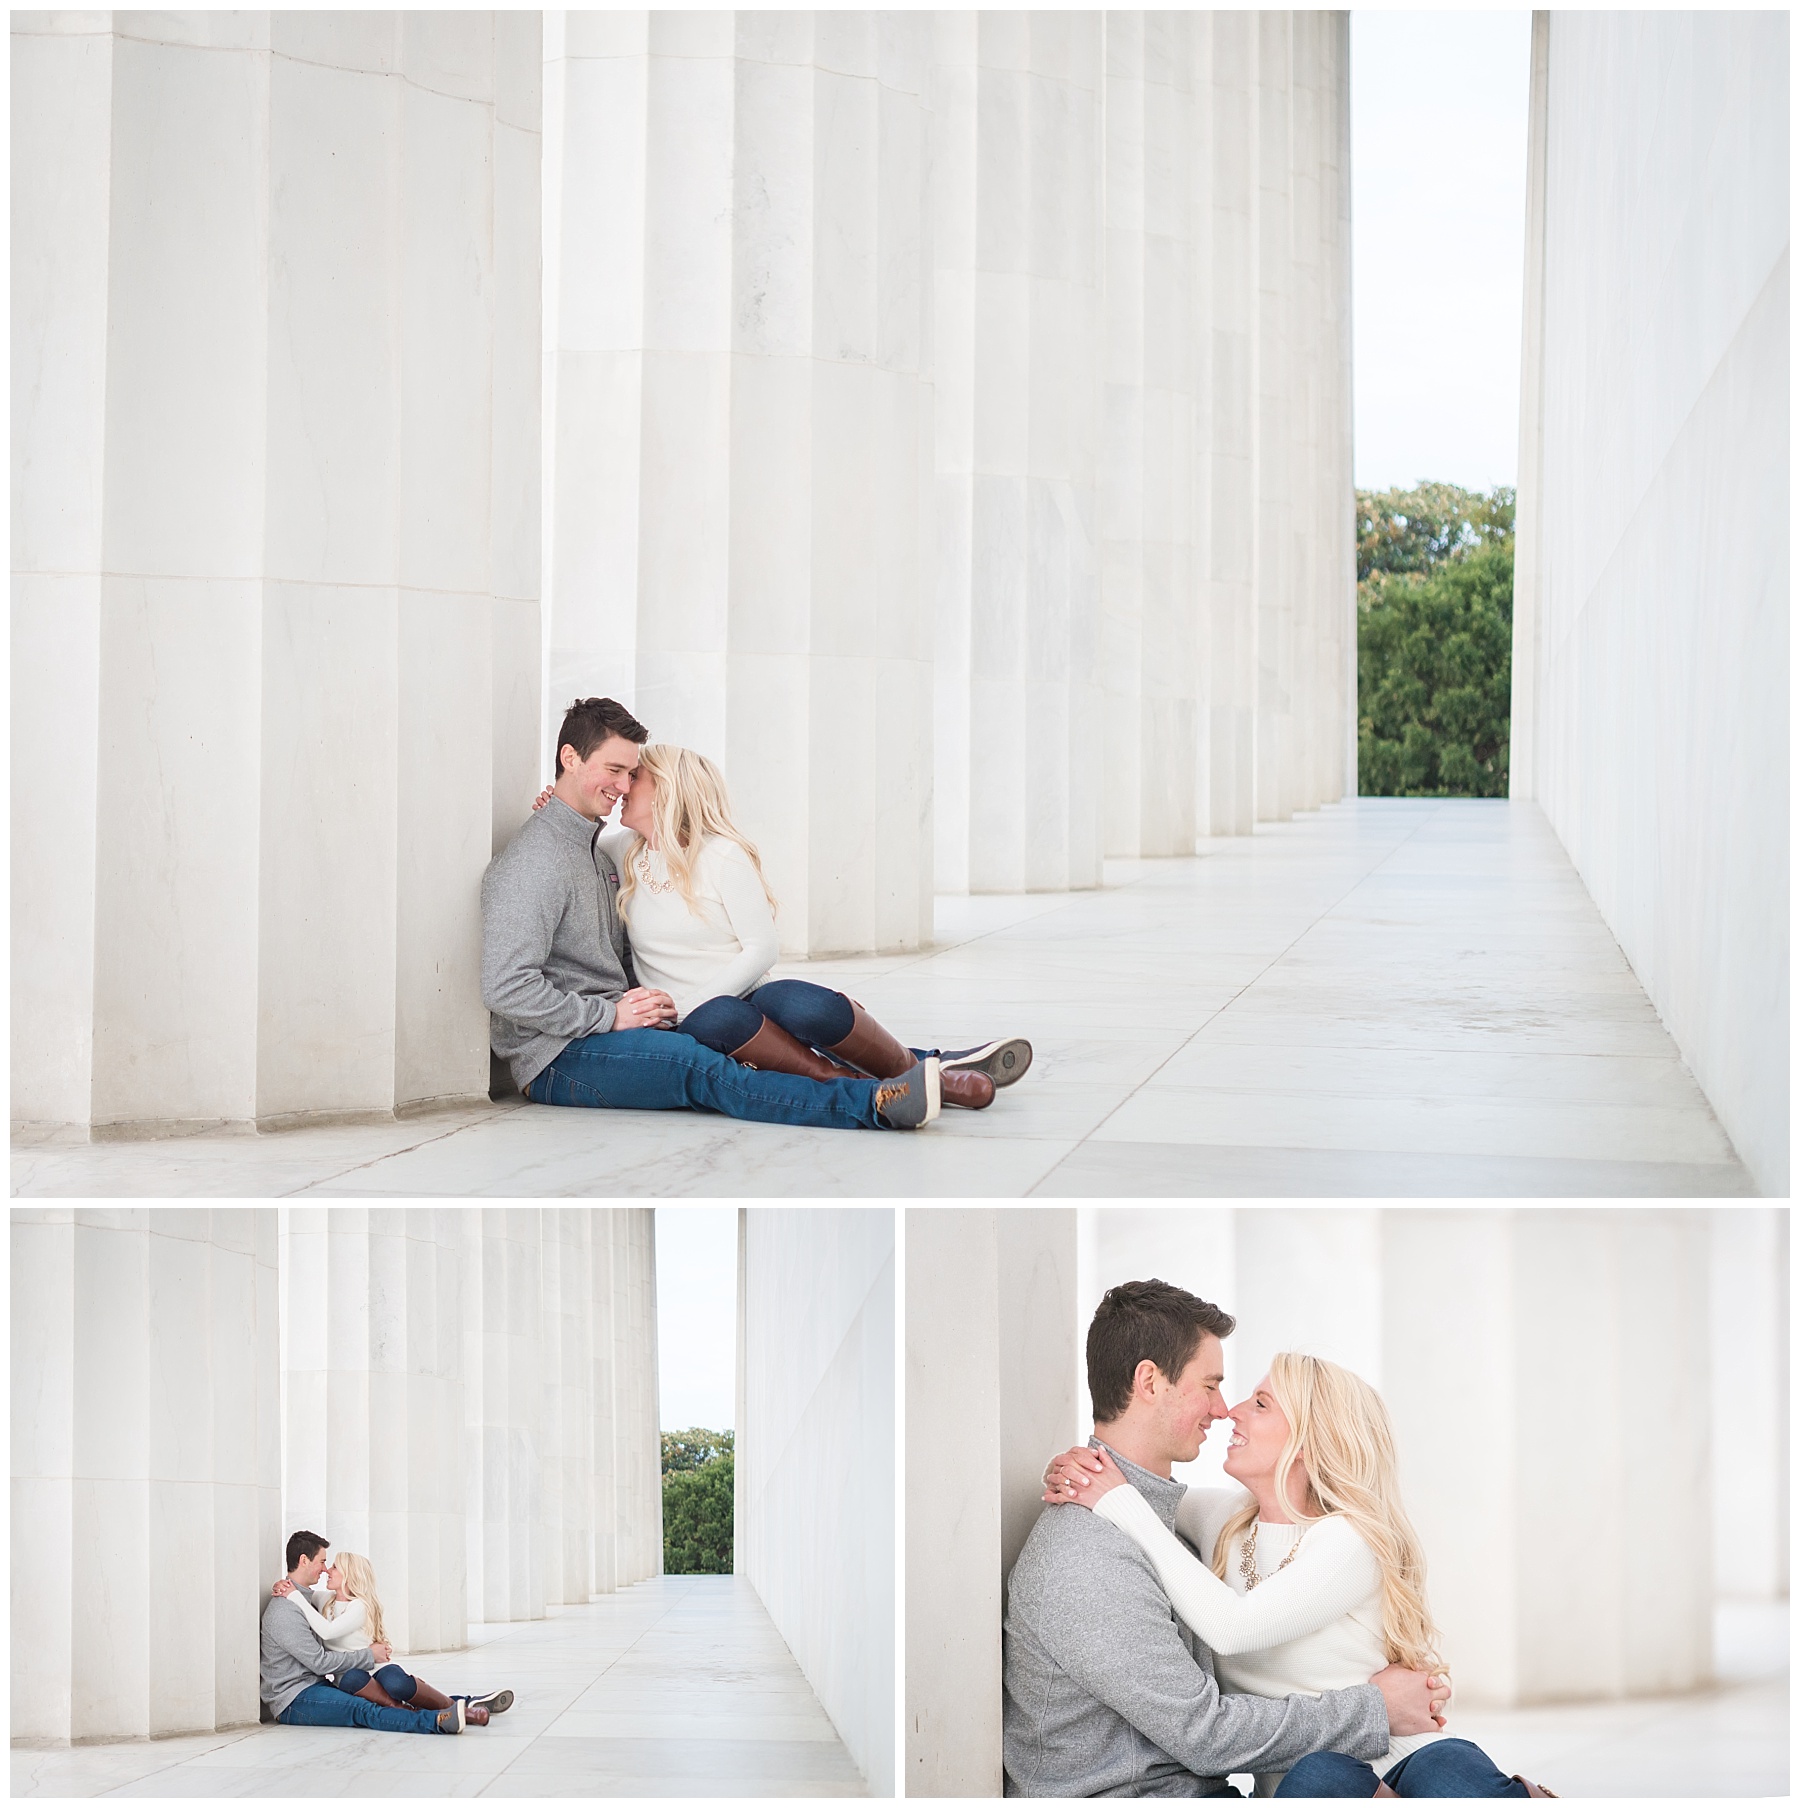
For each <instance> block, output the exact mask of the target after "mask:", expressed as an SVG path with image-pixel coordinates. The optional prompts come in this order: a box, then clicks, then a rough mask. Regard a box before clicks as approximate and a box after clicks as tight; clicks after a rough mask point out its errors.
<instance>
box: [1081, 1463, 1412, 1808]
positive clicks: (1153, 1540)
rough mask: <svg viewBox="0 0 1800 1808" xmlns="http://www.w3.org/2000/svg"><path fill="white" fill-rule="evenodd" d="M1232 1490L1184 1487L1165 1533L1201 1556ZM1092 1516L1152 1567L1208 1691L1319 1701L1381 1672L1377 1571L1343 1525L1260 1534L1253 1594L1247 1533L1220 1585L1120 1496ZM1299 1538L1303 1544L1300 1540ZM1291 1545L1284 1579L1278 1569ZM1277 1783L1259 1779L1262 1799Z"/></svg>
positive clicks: (1395, 1757)
mask: <svg viewBox="0 0 1800 1808" xmlns="http://www.w3.org/2000/svg"><path fill="white" fill-rule="evenodd" d="M1244 1498H1245V1497H1244V1495H1243V1493H1242V1492H1241V1491H1240V1490H1238V1489H1236V1488H1190V1489H1189V1490H1188V1491H1187V1493H1186V1494H1185V1495H1183V1496H1182V1498H1181V1503H1180V1505H1179V1506H1177V1507H1176V1509H1175V1525H1176V1529H1177V1530H1178V1531H1179V1532H1180V1533H1181V1535H1182V1538H1186V1539H1187V1540H1188V1541H1189V1543H1191V1544H1192V1545H1193V1546H1194V1548H1195V1550H1200V1551H1204V1552H1206V1553H1208V1554H1209V1555H1210V1554H1211V1552H1212V1550H1213V1547H1214V1545H1215V1544H1216V1543H1217V1541H1218V1536H1219V1533H1220V1531H1221V1530H1223V1528H1224V1525H1225V1522H1226V1520H1228V1519H1229V1518H1230V1517H1231V1516H1232V1514H1233V1513H1235V1512H1236V1511H1237V1510H1238V1508H1239V1507H1240V1506H1242V1505H1243V1503H1244ZM1094 1511H1095V1512H1096V1513H1098V1514H1099V1515H1100V1516H1101V1518H1103V1519H1107V1520H1110V1521H1111V1522H1112V1523H1113V1524H1114V1525H1116V1526H1117V1527H1118V1528H1119V1530H1120V1531H1122V1532H1123V1533H1125V1535H1126V1536H1127V1537H1128V1538H1130V1539H1132V1540H1133V1541H1134V1542H1135V1543H1136V1544H1137V1545H1139V1546H1140V1547H1141V1548H1142V1550H1143V1552H1144V1554H1145V1555H1146V1556H1147V1557H1148V1558H1149V1559H1150V1561H1151V1562H1152V1563H1154V1564H1155V1565H1156V1573H1157V1575H1158V1576H1160V1577H1161V1578H1162V1585H1163V1587H1164V1588H1165V1589H1166V1590H1167V1591H1168V1596H1169V1600H1170V1602H1171V1603H1172V1604H1173V1606H1174V1608H1175V1612H1176V1613H1177V1614H1178V1615H1179V1616H1180V1618H1181V1620H1182V1622H1183V1623H1184V1624H1185V1625H1188V1626H1191V1627H1192V1628H1193V1629H1194V1631H1195V1632H1197V1633H1198V1634H1199V1635H1200V1637H1201V1638H1202V1639H1204V1640H1205V1641H1206V1643H1207V1644H1208V1645H1209V1646H1211V1647H1212V1651H1213V1655H1214V1658H1215V1659H1216V1660H1217V1661H1216V1663H1215V1666H1214V1667H1215V1669H1216V1671H1217V1673H1218V1678H1219V1686H1220V1687H1221V1688H1222V1689H1224V1690H1226V1691H1227V1692H1229V1693H1236V1694H1240V1695H1264V1696H1279V1695H1322V1694H1324V1693H1325V1692H1326V1691H1327V1690H1328V1689H1350V1688H1355V1687H1356V1686H1357V1685H1359V1684H1361V1683H1366V1682H1367V1681H1368V1680H1369V1678H1370V1677H1371V1676H1373V1675H1374V1674H1375V1672H1376V1671H1377V1670H1382V1669H1385V1668H1386V1667H1387V1663H1388V1657H1387V1647H1386V1643H1385V1641H1384V1640H1383V1638H1382V1632H1381V1569H1380V1566H1379V1564H1377V1562H1376V1560H1375V1554H1374V1552H1373V1551H1371V1550H1370V1549H1369V1547H1368V1546H1367V1545H1366V1544H1365V1543H1364V1542H1363V1541H1362V1538H1361V1536H1360V1535H1359V1534H1358V1533H1357V1532H1356V1531H1355V1529H1354V1528H1353V1527H1352V1526H1351V1525H1350V1523H1349V1521H1348V1520H1346V1519H1343V1518H1341V1517H1338V1516H1336V1515H1332V1516H1330V1517H1327V1518H1325V1519H1322V1520H1317V1521H1315V1522H1314V1523H1313V1524H1311V1525H1310V1526H1307V1527H1305V1528H1302V1527H1300V1526H1297V1525H1285V1526H1283V1525H1259V1527H1258V1529H1257V1536H1256V1568H1257V1573H1258V1574H1259V1575H1260V1576H1261V1578H1262V1580H1261V1581H1260V1582H1258V1583H1257V1585H1256V1589H1255V1591H1254V1592H1252V1591H1251V1590H1250V1588H1249V1586H1248V1584H1247V1583H1246V1582H1245V1581H1244V1578H1243V1575H1242V1573H1241V1571H1240V1569H1239V1562H1240V1559H1241V1557H1242V1553H1243V1547H1244V1543H1245V1541H1246V1537H1247V1534H1246V1533H1243V1532H1240V1533H1239V1534H1238V1535H1237V1537H1236V1538H1234V1539H1233V1540H1232V1543H1231V1551H1230V1558H1229V1561H1228V1562H1227V1564H1226V1577H1227V1578H1228V1579H1227V1580H1226V1581H1221V1580H1220V1579H1219V1578H1218V1577H1217V1576H1215V1575H1214V1574H1213V1573H1212V1571H1211V1570H1210V1569H1208V1568H1207V1566H1206V1565H1205V1564H1204V1563H1202V1562H1201V1561H1200V1559H1199V1558H1197V1557H1196V1556H1195V1555H1194V1552H1193V1551H1190V1550H1189V1549H1188V1548H1187V1546H1186V1545H1184V1544H1183V1543H1182V1542H1181V1538H1177V1537H1176V1536H1175V1534H1174V1533H1173V1532H1170V1531H1169V1530H1168V1529H1167V1528H1166V1527H1165V1526H1164V1525H1163V1523H1162V1521H1161V1520H1160V1519H1158V1518H1157V1517H1156V1514H1155V1512H1154V1511H1153V1509H1152V1508H1151V1506H1150V1503H1149V1502H1148V1501H1147V1500H1145V1499H1144V1497H1143V1496H1142V1495H1141V1494H1140V1493H1138V1491H1137V1489H1135V1488H1131V1487H1125V1488H1114V1489H1112V1490H1110V1491H1109V1492H1108V1493H1106V1494H1103V1495H1101V1497H1100V1499H1099V1500H1098V1502H1096V1503H1095V1507H1094ZM1302 1532H1304V1536H1302ZM1296 1541H1298V1543H1299V1547H1300V1548H1299V1550H1298V1552H1297V1553H1296V1554H1295V1557H1294V1560H1293V1562H1292V1563H1290V1564H1288V1566H1287V1567H1286V1568H1285V1569H1279V1570H1278V1567H1277V1566H1278V1565H1279V1564H1280V1563H1281V1561H1282V1559H1283V1558H1284V1557H1286V1556H1287V1554H1288V1552H1289V1551H1291V1550H1293V1549H1294V1546H1295V1543H1296ZM1443 1737H1445V1735H1444V1734H1442V1733H1421V1734H1417V1735H1413V1736H1410V1737H1405V1738H1396V1739H1395V1740H1394V1741H1393V1742H1392V1743H1391V1745H1390V1746H1389V1747H1388V1754H1387V1757H1386V1758H1385V1759H1382V1760H1380V1761H1378V1762H1377V1764H1376V1766H1375V1768H1376V1770H1377V1771H1378V1772H1379V1771H1383V1770H1386V1769H1387V1768H1388V1766H1389V1765H1392V1764H1398V1763H1399V1762H1400V1760H1401V1759H1402V1758H1404V1757H1405V1756H1406V1755H1407V1754H1408V1753H1409V1752H1414V1751H1417V1750H1418V1749H1419V1747H1420V1746H1421V1745H1426V1744H1429V1743H1430V1742H1431V1741H1432V1740H1433V1739H1439V1738H1443ZM1280 1781H1281V1777H1280V1776H1279V1775H1274V1776H1268V1777H1259V1778H1258V1779H1257V1786H1256V1792H1257V1794H1258V1795H1272V1794H1273V1793H1274V1791H1275V1785H1276V1784H1277V1783H1279V1782H1280Z"/></svg>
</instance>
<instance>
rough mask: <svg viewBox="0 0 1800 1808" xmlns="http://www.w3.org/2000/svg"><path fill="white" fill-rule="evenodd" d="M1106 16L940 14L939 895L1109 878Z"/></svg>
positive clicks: (936, 159)
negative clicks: (1103, 635) (1105, 854)
mask: <svg viewBox="0 0 1800 1808" xmlns="http://www.w3.org/2000/svg"><path fill="white" fill-rule="evenodd" d="M1103 70H1104V64H1103V52H1102V26H1101V15H1100V14H1098V13H1094V12H1067V13H1058V12H1018V13H1008V12H976V13H940V14H938V15H936V48H935V84H936V87H935V93H936V99H935V103H934V107H933V120H932V133H933V153H932V234H933V242H934V257H935V272H934V278H933V283H934V287H933V295H934V307H935V326H934V347H935V354H936V365H935V378H936V393H937V460H936V471H937V502H938V544H937V661H938V670H937V705H936V720H937V746H936V772H937V783H936V792H935V799H934V803H935V810H936V817H937V876H938V885H939V888H940V889H941V890H944V891H952V892H969V891H977V892H980V891H1057V890H1063V889H1066V888H1070V887H1081V886H1091V885H1097V884H1098V883H1099V881H1100V860H1101V853H1102V834H1101V821H1102V816H1101V811H1102V797H1101V793H1102V790H1103V783H1102V779H1103V773H1104V769H1105V760H1104V756H1103V754H1102V752H1101V740H1102V737H1103V735H1104V733H1105V709H1104V704H1103V699H1102V692H1101V685H1100V671H1101V668H1100V515H1099V495H1098V484H1099V470H1098V460H1099V455H1100V391H1101V379H1102V374H1103V372H1102V362H1101V359H1102V347H1103V315H1102V290H1103V263H1104V253H1103V238H1102V154H1101V153H1102V144H1103V137H1102V123H1101V112H1102V86H1103V81H1104V73H1103Z"/></svg>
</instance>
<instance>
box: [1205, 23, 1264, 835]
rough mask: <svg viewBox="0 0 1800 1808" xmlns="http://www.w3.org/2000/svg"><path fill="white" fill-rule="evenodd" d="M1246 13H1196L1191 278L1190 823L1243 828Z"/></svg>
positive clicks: (1248, 496) (1252, 73)
mask: <svg viewBox="0 0 1800 1808" xmlns="http://www.w3.org/2000/svg"><path fill="white" fill-rule="evenodd" d="M1257 19H1258V15H1257V14H1255V13H1243V12H1224V13H1213V14H1211V15H1210V16H1208V17H1207V19H1206V20H1205V21H1204V25H1205V32H1204V37H1205V50H1206V53H1207V59H1206V70H1205V73H1206V75H1207V76H1208V77H1209V78H1210V79H1208V80H1207V81H1205V82H1203V83H1202V84H1201V86H1200V91H1199V97H1198V98H1199V99H1200V100H1201V101H1202V102H1203V103H1204V105H1205V118H1204V124H1203V126H1202V128H1201V131H1200V133H1199V136H1198V140H1197V145H1196V150H1197V152H1198V154H1199V155H1200V157H1202V158H1203V159H1204V161H1205V166H1206V168H1207V171H1208V175H1209V177H1210V181H1209V184H1208V187H1209V190H1210V194H1209V197H1208V198H1209V205H1208V207H1207V210H1206V218H1205V220H1204V222H1202V223H1199V224H1197V225H1196V228H1195V232H1196V242H1197V244H1198V245H1199V246H1200V247H1201V249H1202V251H1203V253H1204V255H1203V258H1202V263H1201V271H1200V274H1199V277H1198V280H1199V282H1200V283H1201V285H1202V299H1203V302H1204V305H1205V308H1206V312H1207V317H1208V319H1209V320H1210V325H1211V332H1210V336H1209V337H1208V338H1205V339H1202V341H1201V345H1200V355H1201V356H1202V357H1204V358H1205V359H1206V360H1207V367H1208V368H1207V372H1206V376H1207V388H1206V395H1207V400H1208V408H1207V413H1206V417H1205V420H1204V422H1203V433H1202V438H1201V443H1202V454H1201V459H1200V474H1201V479H1202V481H1203V483H1204V485H1205V491H1204V503H1203V510H1202V517H1203V520H1204V523H1205V533H1204V537H1203V543H1202V547H1201V553H1200V566H1201V573H1202V581H1203V587H1202V592H1201V620H1200V636H1199V643H1200V661H1201V667H1202V679H1201V697H1202V707H1203V715H1202V721H1201V725H1200V729H1199V743H1200V744H1199V749H1198V758H1199V762H1200V776H1199V779H1198V782H1197V793H1198V795H1197V796H1196V799H1195V818H1196V821H1195V826H1196V828H1197V829H1198V831H1199V832H1200V833H1201V834H1203V835H1248V834H1249V833H1250V832H1251V830H1252V829H1253V828H1254V827H1255V826H1256V760H1257V736H1256V720H1257V666H1256V647H1257V638H1256V631H1257V614H1256V597H1257V590H1256V585H1257V558H1256V551H1257V536H1256V531H1255V529H1256V480H1257V457H1256V448H1257V422H1258V413H1257V404H1256V375H1257V357H1256V351H1257V318H1258V308H1257V295H1258V280H1257V262H1256V243H1257V241H1256V222H1257V205H1256V203H1257V182H1256V169H1257V156H1256V122H1257V105H1256V67H1257V65H1256V45H1257V32H1258V26H1257Z"/></svg>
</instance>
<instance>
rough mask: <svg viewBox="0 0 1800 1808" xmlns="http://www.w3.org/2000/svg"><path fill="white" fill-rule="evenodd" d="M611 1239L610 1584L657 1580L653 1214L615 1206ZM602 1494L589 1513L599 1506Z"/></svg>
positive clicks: (658, 1510)
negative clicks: (648, 1577) (611, 1582)
mask: <svg viewBox="0 0 1800 1808" xmlns="http://www.w3.org/2000/svg"><path fill="white" fill-rule="evenodd" d="M607 1217H608V1219H609V1220H610V1224H611V1231H612V1239H613V1303H612V1313H613V1327H614V1338H613V1377H612V1378H613V1409H612V1423H613V1449H612V1470H611V1485H610V1490H609V1492H610V1498H611V1511H612V1521H613V1526H614V1534H613V1537H614V1558H613V1564H614V1569H613V1584H614V1586H615V1587H617V1588H624V1587H627V1586H628V1585H629V1584H631V1583H633V1582H641V1581H643V1580H644V1579H645V1577H647V1576H659V1575H661V1574H662V1441H661V1415H660V1413H659V1412H658V1408H657V1397H658V1396H657V1344H656V1213H655V1211H654V1210H652V1209H650V1208H648V1207H624V1206H615V1207H613V1208H612V1209H611V1210H610V1211H608V1213H607ZM606 1498H607V1496H606V1495H604V1494H603V1495H602V1496H601V1500H600V1503H597V1504H596V1513H597V1514H598V1512H599V1511H600V1506H601V1504H603V1503H604V1502H605V1501H606Z"/></svg>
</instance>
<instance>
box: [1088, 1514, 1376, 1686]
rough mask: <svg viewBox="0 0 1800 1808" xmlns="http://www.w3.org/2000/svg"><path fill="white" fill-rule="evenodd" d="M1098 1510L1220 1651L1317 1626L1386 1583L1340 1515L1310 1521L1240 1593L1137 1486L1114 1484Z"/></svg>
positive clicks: (1256, 1646)
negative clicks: (1288, 1553) (1285, 1555)
mask: <svg viewBox="0 0 1800 1808" xmlns="http://www.w3.org/2000/svg"><path fill="white" fill-rule="evenodd" d="M1094 1511H1095V1512H1096V1513H1098V1514H1099V1515H1100V1516H1101V1517H1102V1518H1103V1519H1107V1520H1110V1521H1111V1522H1112V1524H1114V1525H1116V1526H1117V1527H1118V1528H1119V1530H1120V1531H1121V1532H1123V1533H1124V1534H1125V1535H1126V1537H1128V1538H1130V1539H1131V1540H1132V1541H1133V1543H1135V1544H1136V1545H1137V1546H1138V1547H1139V1549H1141V1550H1142V1551H1143V1553H1144V1555H1145V1556H1146V1557H1148V1558H1149V1559H1150V1561H1151V1562H1152V1563H1154V1564H1155V1565H1156V1573H1157V1576H1158V1577H1159V1578H1160V1579H1161V1582H1162V1585H1163V1587H1164V1588H1165V1589H1167V1590H1168V1594H1169V1599H1170V1601H1171V1602H1172V1603H1173V1604H1174V1608H1175V1611H1176V1612H1177V1613H1178V1614H1180V1616H1181V1618H1182V1621H1183V1622H1184V1623H1185V1624H1186V1625H1188V1626H1191V1627H1192V1628H1193V1629H1194V1631H1196V1632H1197V1633H1199V1635H1200V1636H1201V1637H1202V1638H1203V1639H1205V1641H1206V1642H1207V1644H1209V1645H1210V1646H1211V1647H1212V1648H1213V1650H1215V1651H1216V1652H1218V1653H1219V1654H1220V1655H1221V1656H1222V1657H1232V1656H1235V1655H1236V1654H1237V1653H1238V1652H1240V1651H1263V1650H1266V1649H1267V1648H1268V1647H1269V1646H1271V1645H1285V1644H1286V1643H1287V1642H1288V1640H1289V1639H1297V1638H1302V1637H1304V1636H1305V1635H1306V1634H1307V1633H1309V1632H1317V1631H1318V1630H1319V1628H1320V1627H1321V1626H1327V1625H1329V1624H1330V1623H1331V1622H1332V1621H1333V1620H1335V1619H1339V1618H1341V1617H1342V1616H1343V1615H1344V1614H1346V1613H1348V1612H1349V1611H1350V1609H1351V1608H1353V1607H1355V1606H1356V1605H1358V1603H1360V1602H1362V1601H1366V1600H1367V1599H1368V1598H1369V1596H1370V1595H1371V1594H1372V1593H1373V1592H1374V1591H1375V1590H1376V1589H1378V1588H1379V1587H1380V1586H1381V1571H1380V1568H1379V1566H1378V1565H1377V1564H1376V1562H1375V1555H1374V1553H1373V1552H1372V1551H1371V1550H1370V1549H1369V1547H1368V1546H1367V1545H1366V1544H1364V1543H1363V1541H1362V1540H1361V1539H1360V1538H1359V1537H1357V1535H1356V1533H1355V1532H1354V1531H1353V1530H1352V1529H1351V1527H1350V1526H1348V1525H1347V1524H1345V1523H1344V1521H1343V1520H1341V1519H1327V1520H1325V1521H1323V1522H1322V1523H1321V1524H1318V1525H1315V1526H1313V1527H1312V1528H1311V1529H1310V1530H1309V1531H1308V1532H1307V1533H1306V1535H1305V1538H1304V1539H1303V1541H1302V1543H1301V1546H1300V1549H1299V1551H1298V1552H1297V1554H1296V1555H1295V1557H1294V1560H1293V1562H1292V1563H1290V1564H1289V1565H1288V1566H1287V1567H1286V1568H1285V1569H1282V1570H1278V1571H1277V1572H1276V1573H1275V1574H1274V1575H1272V1576H1267V1577H1265V1578H1264V1579H1263V1581H1262V1582H1260V1583H1259V1584H1258V1585H1257V1587H1256V1589H1255V1591H1254V1593H1251V1594H1247V1595H1240V1594H1238V1593H1237V1592H1236V1591H1235V1590H1234V1589H1232V1588H1231V1587H1230V1586H1228V1585H1227V1584H1226V1583H1224V1582H1222V1581H1220V1580H1219V1578H1218V1577H1217V1576H1215V1575H1214V1574H1213V1573H1212V1571H1211V1570H1209V1569H1208V1568H1207V1567H1206V1565H1205V1564H1203V1563H1202V1562H1201V1561H1200V1559H1199V1558H1198V1557H1196V1556H1195V1555H1194V1554H1193V1552H1192V1551H1190V1550H1188V1549H1187V1547H1186V1546H1185V1545H1184V1544H1183V1543H1182V1542H1181V1540H1180V1539H1179V1538H1177V1537H1176V1536H1175V1534H1174V1533H1173V1532H1171V1531H1170V1530H1169V1529H1168V1528H1167V1527H1166V1526H1165V1525H1164V1524H1163V1523H1162V1521H1161V1520H1160V1519H1158V1518H1157V1517H1156V1512H1155V1510H1154V1509H1153V1508H1152V1507H1151V1505H1150V1503H1149V1502H1148V1501H1147V1500H1145V1499H1144V1497H1143V1496H1142V1495H1141V1494H1140V1493H1138V1491H1137V1489H1135V1488H1129V1487H1127V1488H1114V1489H1112V1490H1111V1491H1110V1492H1109V1493H1106V1494H1103V1495H1101V1497H1100V1499H1099V1500H1098V1501H1097V1502H1095V1504H1094Z"/></svg>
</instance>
